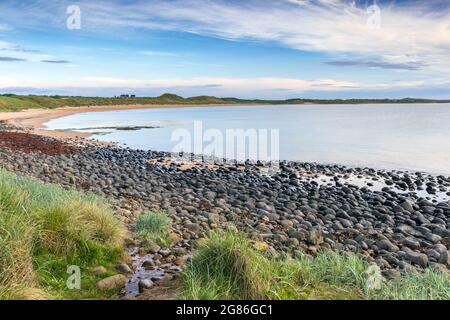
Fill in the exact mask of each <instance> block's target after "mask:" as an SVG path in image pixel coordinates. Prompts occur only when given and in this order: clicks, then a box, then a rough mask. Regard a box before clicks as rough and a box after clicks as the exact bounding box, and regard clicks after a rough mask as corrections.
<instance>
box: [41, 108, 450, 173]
mask: <svg viewBox="0 0 450 320" xmlns="http://www.w3.org/2000/svg"><path fill="white" fill-rule="evenodd" d="M200 120H201V121H202V123H203V129H204V130H206V129H209V128H214V129H218V130H220V132H222V133H223V135H224V136H225V131H226V129H239V128H242V129H245V130H247V129H279V134H280V140H279V141H280V143H279V150H280V152H279V155H280V159H282V160H296V161H303V162H318V163H332V164H343V165H348V166H367V167H373V168H381V169H399V170H417V171H424V172H429V173H434V174H445V175H450V104H403V105H400V104H399V105H396V104H387V105H290V106H233V107H220V108H217V107H192V108H173V109H148V110H143V109H140V110H123V111H108V112H95V113H81V114H75V115H71V116H68V117H64V118H60V119H55V120H52V121H50V122H49V123H47V124H46V125H47V127H48V128H49V129H51V130H67V129H75V130H76V131H82V132H96V133H98V135H96V136H95V139H98V140H101V141H114V142H118V143H119V144H121V145H126V146H129V147H132V148H138V149H151V150H159V151H174V150H173V148H174V146H175V145H177V143H178V142H177V141H172V140H171V135H172V133H173V132H174V131H175V130H176V129H180V128H182V129H186V130H188V131H189V132H190V133H191V134H192V133H193V131H194V121H200ZM105 127H106V128H107V129H105ZM111 127H119V128H118V129H113V128H111ZM124 127H141V128H137V130H124V129H123V128H124ZM142 127H144V128H142ZM145 127H147V128H145ZM148 127H152V128H148ZM86 128H89V129H86ZM92 128H99V129H92ZM207 144H208V143H207V142H205V144H204V145H207ZM205 153H208V152H205Z"/></svg>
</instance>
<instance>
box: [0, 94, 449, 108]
mask: <svg viewBox="0 0 450 320" xmlns="http://www.w3.org/2000/svg"><path fill="white" fill-rule="evenodd" d="M448 102H450V100H430V99H414V98H405V99H348V100H343V99H288V100H258V99H255V100H251V99H237V98H217V97H211V96H198V97H190V98H183V97H180V96H177V95H175V94H170V93H167V94H163V95H161V96H159V97H142V98H120V97H118V98H101V97H75V96H36V95H28V96H24V95H14V94H5V95H0V112H2V111H20V110H24V109H54V108H59V107H79V106H109V105H132V104H143V105H164V104H166V105H168V104H170V105H172V104H174V105H176V104H186V105H189V104H192V105H202V104H203V105H204V104H364V103H448Z"/></svg>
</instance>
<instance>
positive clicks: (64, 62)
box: [41, 60, 70, 64]
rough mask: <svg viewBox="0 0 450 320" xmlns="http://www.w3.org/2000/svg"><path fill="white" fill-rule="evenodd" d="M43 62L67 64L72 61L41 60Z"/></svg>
mask: <svg viewBox="0 0 450 320" xmlns="http://www.w3.org/2000/svg"><path fill="white" fill-rule="evenodd" d="M41 62H44V63H54V64H66V63H70V61H68V60H41Z"/></svg>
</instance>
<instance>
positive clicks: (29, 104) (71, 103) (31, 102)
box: [0, 94, 234, 111]
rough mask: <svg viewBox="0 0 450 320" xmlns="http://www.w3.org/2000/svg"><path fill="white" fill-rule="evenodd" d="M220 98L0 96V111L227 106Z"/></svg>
mask: <svg viewBox="0 0 450 320" xmlns="http://www.w3.org/2000/svg"><path fill="white" fill-rule="evenodd" d="M229 103H234V102H230V101H225V100H223V99H220V98H215V97H208V96H201V97H191V98H186V99H185V98H183V97H180V96H177V95H174V94H163V95H161V96H159V97H154V98H153V97H148V98H99V97H63V96H34V95H29V96H22V95H14V94H8V95H0V111H20V110H24V109H54V108H59V107H79V106H101V105H103V106H104V105H129V104H148V105H152V104H154V105H156V104H229Z"/></svg>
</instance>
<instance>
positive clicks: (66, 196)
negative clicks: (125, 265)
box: [0, 170, 125, 299]
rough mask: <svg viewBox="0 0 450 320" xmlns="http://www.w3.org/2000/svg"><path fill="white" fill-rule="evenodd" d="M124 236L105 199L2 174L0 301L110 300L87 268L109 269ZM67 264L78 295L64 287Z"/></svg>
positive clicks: (5, 173)
mask: <svg viewBox="0 0 450 320" xmlns="http://www.w3.org/2000/svg"><path fill="white" fill-rule="evenodd" d="M124 234H125V228H124V226H123V225H122V224H121V223H120V222H119V221H118V220H117V219H116V218H115V217H114V216H113V212H112V210H111V208H110V207H109V205H108V203H106V202H105V201H104V200H103V199H100V198H98V197H96V196H94V195H88V194H83V193H79V192H77V191H74V190H63V189H61V188H59V187H57V186H54V185H48V184H43V183H40V182H38V181H35V180H32V179H28V178H23V177H19V176H17V175H14V174H11V173H8V172H5V171H3V170H0V299H27V298H49V299H67V298H106V297H108V295H109V294H111V293H102V292H98V291H97V290H96V289H95V283H96V282H97V281H98V280H100V279H99V277H97V276H94V275H93V274H92V272H91V269H92V268H93V267H95V266H98V265H103V266H104V267H106V268H107V269H111V268H112V266H113V265H114V264H115V263H116V262H117V261H118V260H119V259H120V256H121V253H122V241H123V237H124ZM69 265H77V266H79V267H80V268H81V282H82V288H81V290H76V291H71V290H69V289H67V288H66V285H65V283H66V280H67V278H68V276H69V275H68V274H67V273H66V271H67V266H69ZM103 276H105V275H103Z"/></svg>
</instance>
